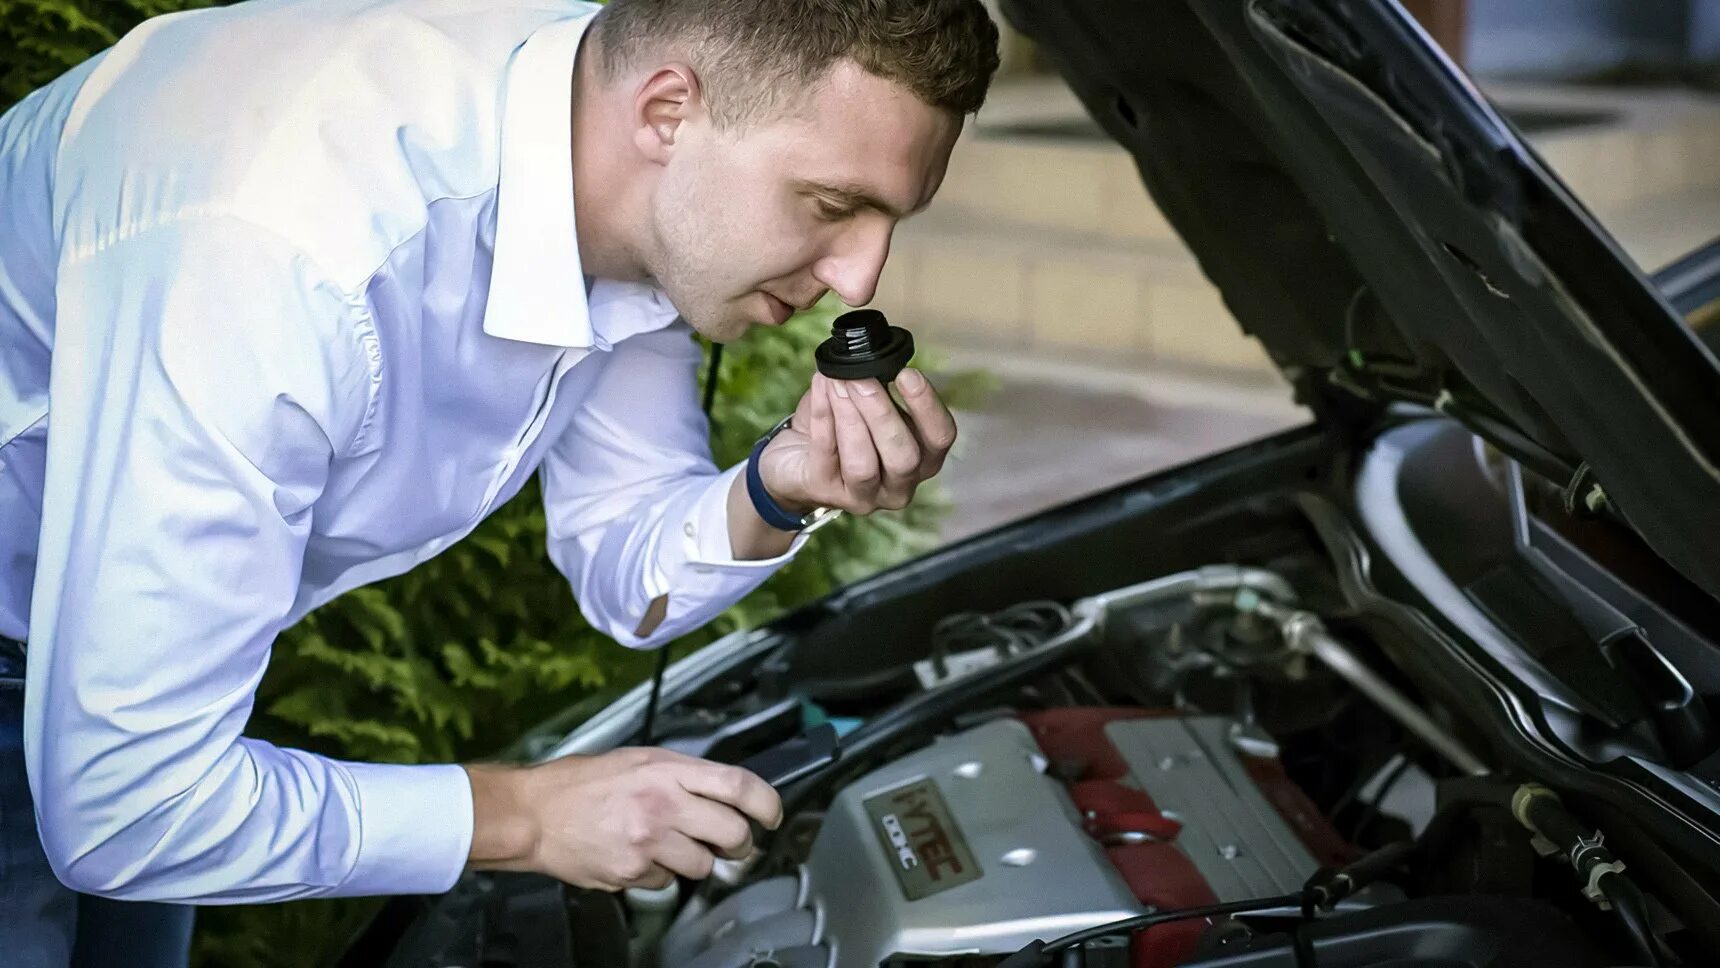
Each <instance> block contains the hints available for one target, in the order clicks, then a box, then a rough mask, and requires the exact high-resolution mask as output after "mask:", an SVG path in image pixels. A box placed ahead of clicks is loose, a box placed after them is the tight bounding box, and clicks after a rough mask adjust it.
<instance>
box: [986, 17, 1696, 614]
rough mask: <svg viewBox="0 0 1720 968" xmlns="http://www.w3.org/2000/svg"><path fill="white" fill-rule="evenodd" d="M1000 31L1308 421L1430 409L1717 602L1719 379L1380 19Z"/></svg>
mask: <svg viewBox="0 0 1720 968" xmlns="http://www.w3.org/2000/svg"><path fill="white" fill-rule="evenodd" d="M1004 10H1005V15H1006V16H1007V17H1008V18H1009V19H1010V20H1011V21H1012V22H1013V23H1014V24H1015V25H1016V26H1017V27H1018V28H1019V29H1020V30H1022V31H1023V32H1024V33H1026V34H1028V35H1029V36H1031V37H1032V38H1034V40H1035V41H1037V42H1038V43H1039V45H1040V46H1041V49H1042V50H1043V51H1044V52H1045V53H1046V54H1047V55H1048V56H1049V57H1050V58H1051V59H1052V60H1054V61H1055V62H1057V63H1058V64H1059V65H1060V69H1061V70H1062V72H1063V73H1064V75H1065V76H1066V77H1067V79H1068V81H1069V83H1070V85H1071V86H1072V87H1073V89H1074V90H1075V92H1076V93H1077V95H1078V96H1079V97H1080V98H1081V100H1082V101H1083V103H1084V104H1085V105H1086V108H1087V110H1088V111H1089V112H1090V113H1091V114H1092V115H1093V116H1094V118H1095V119H1096V120H1097V121H1098V122H1099V124H1100V125H1102V126H1103V127H1104V128H1105V130H1106V131H1107V132H1108V133H1109V134H1110V135H1111V137H1113V138H1114V139H1116V140H1117V141H1118V142H1119V143H1120V144H1122V145H1123V146H1124V147H1125V148H1127V149H1128V150H1129V152H1130V153H1131V154H1132V155H1133V156H1134V158H1135V161H1136V164H1137V166H1138V167H1139V169H1140V172H1141V175H1142V178H1143V180H1144V182H1145V184H1146V187H1147V189H1148V191H1149V192H1150V194H1151V195H1152V197H1153V199H1154V201H1155V202H1156V203H1157V204H1158V206H1159V207H1160V208H1161V209H1162V210H1163V212H1164V214H1165V217H1166V218H1167V219H1168V220H1169V221H1170V223H1171V225H1172V226H1173V227H1174V228H1175V229H1176V231H1177V232H1178V233H1179V234H1180V235H1181V236H1182V238H1183V240H1184V241H1185V242H1186V243H1187V244H1188V245H1189V246H1190V248H1192V249H1193V251H1194V253H1195V255H1196V257H1197V258H1198V259H1199V261H1200V264H1201V267H1202V269H1203V271H1205V273H1206V274H1207V275H1208V276H1209V277H1210V278H1211V279H1212V280H1213V281H1214V282H1215V283H1216V284H1217V285H1218V287H1219V288H1220V290H1221V291H1222V292H1223V295H1224V298H1225V301H1226V303H1227V304H1228V306H1229V307H1230V309H1231V311H1232V313H1233V315H1234V316H1235V317H1236V318H1237V320H1238V321H1239V322H1240V323H1241V324H1242V326H1243V328H1244V329H1246V330H1247V331H1248V332H1249V333H1251V334H1252V335H1253V336H1255V337H1257V338H1258V339H1259V340H1260V341H1261V342H1262V343H1263V344H1264V346H1265V348H1266V349H1267V351H1268V352H1269V353H1270V354H1271V356H1272V358H1273V360H1274V361H1275V362H1276V363H1277V365H1278V366H1279V367H1280V368H1281V369H1282V370H1283V371H1284V372H1285V373H1286V375H1287V376H1289V378H1290V379H1291V380H1292V382H1293V383H1294V384H1296V386H1297V387H1298V391H1299V393H1300V394H1301V395H1302V396H1303V398H1304V399H1305V401H1306V402H1307V403H1309V404H1310V405H1312V406H1313V407H1314V408H1315V409H1316V412H1317V413H1319V414H1320V415H1321V416H1322V419H1327V420H1336V419H1341V418H1343V417H1345V416H1353V415H1355V414H1356V413H1357V412H1358V411H1360V412H1362V413H1366V412H1367V411H1368V409H1369V408H1372V407H1378V406H1383V405H1385V404H1388V403H1390V402H1393V401H1412V402H1417V403H1422V404H1426V405H1431V406H1435V407H1437V408H1438V409H1440V410H1442V411H1445V412H1446V413H1448V414H1450V415H1452V416H1454V417H1456V418H1458V419H1459V420H1461V421H1463V422H1464V423H1466V424H1468V425H1469V426H1470V427H1471V428H1472V429H1474V430H1476V431H1477V432H1478V433H1479V434H1481V435H1482V436H1484V437H1486V438H1488V439H1489V440H1491V441H1493V442H1494V443H1495V444H1497V445H1499V446H1500V448H1501V449H1502V450H1505V451H1506V452H1508V453H1510V454H1512V456H1515V457H1517V458H1518V459H1519V460H1520V461H1522V462H1523V463H1524V465H1525V466H1526V467H1529V468H1530V469H1532V470H1535V471H1537V472H1539V473H1541V474H1542V475H1544V476H1546V477H1549V478H1551V479H1553V480H1554V481H1555V482H1556V483H1560V484H1566V483H1569V485H1570V488H1569V492H1568V493H1569V496H1570V498H1571V499H1572V500H1573V501H1574V502H1579V503H1588V504H1592V505H1601V504H1604V505H1607V506H1609V507H1610V509H1611V510H1612V511H1613V512H1614V513H1617V514H1618V515H1619V516H1620V517H1622V518H1624V519H1625V520H1626V521H1628V523H1629V524H1631V525H1632V526H1633V527H1634V528H1635V529H1636V530H1637V531H1638V533H1640V534H1641V535H1642V537H1643V539H1644V540H1645V541H1646V542H1647V543H1648V544H1649V545H1650V546H1651V547H1652V548H1654V549H1655V550H1656V551H1657V552H1658V553H1659V554H1660V555H1661V556H1662V557H1664V558H1665V559H1666V560H1667V561H1669V562H1670V563H1672V564H1673V565H1674V566H1675V567H1677V568H1678V569H1679V570H1680V571H1682V572H1683V573H1684V574H1685V575H1686V576H1688V577H1689V578H1690V579H1691V580H1692V581H1694V582H1695V583H1697V584H1698V585H1700V586H1701V587H1702V588H1703V589H1705V590H1706V591H1707V592H1708V593H1709V594H1710V595H1713V596H1716V597H1720V540H1716V537H1715V536H1716V535H1717V534H1720V368H1717V367H1716V363H1715V360H1714V358H1713V356H1711V355H1710V354H1709V352H1708V350H1707V349H1706V348H1705V347H1704V346H1703V345H1702V344H1701V342H1700V341H1699V340H1698V339H1697V338H1696V337H1695V335H1694V334H1693V333H1692V332H1691V330H1690V329H1689V328H1688V327H1687V326H1686V325H1685V324H1684V322H1683V320H1682V319H1680V318H1679V316H1678V315H1677V314H1676V313H1675V312H1674V311H1673V310H1672V309H1671V307H1670V306H1669V305H1668V304H1667V303H1666V301H1665V300H1664V299H1663V298H1661V296H1660V295H1659V294H1657V293H1656V291H1655V290H1654V288H1653V287H1652V286H1651V284H1650V283H1649V282H1648V281H1647V280H1646V279H1645V278H1644V277H1643V275H1642V274H1641V273H1640V272H1639V271H1638V270H1637V269H1636V268H1635V267H1634V266H1633V265H1632V264H1631V262H1630V261H1629V260H1628V259H1627V258H1626V257H1625V255H1624V254H1623V253H1622V251H1621V250H1620V249H1619V247H1618V245H1617V244H1616V243H1615V242H1614V241H1613V240H1612V239H1611V238H1610V236H1608V235H1607V233H1606V232H1605V231H1604V230H1603V229H1601V228H1600V226H1599V225H1598V224H1597V222H1596V221H1595V219H1594V218H1593V216H1592V215H1590V214H1589V213H1588V212H1587V211H1586V210H1585V209H1584V208H1583V207H1582V206H1581V204H1580V203H1579V202H1577V200H1576V199H1575V198H1574V196H1573V195H1572V194H1571V192H1570V191H1569V190H1568V189H1567V188H1566V187H1565V186H1564V185H1563V184H1562V183H1561V182H1560V181H1559V180H1558V178H1557V177H1556V176H1555V175H1554V174H1553V173H1552V172H1551V170H1550V169H1549V168H1548V167H1547V165H1546V164H1545V163H1543V162H1542V161H1541V160H1540V159H1539V157H1537V156H1536V154H1535V153H1534V151H1533V150H1532V149H1531V148H1530V147H1529V146H1528V145H1527V144H1526V142H1525V141H1524V139H1523V138H1522V137H1520V135H1519V134H1518V133H1517V132H1516V131H1515V130H1514V129H1513V128H1512V127H1511V125H1510V124H1509V123H1508V122H1506V121H1505V120H1504V119H1503V118H1502V117H1501V115H1500V114H1499V113H1498V112H1496V111H1495V110H1493V108H1492V107H1491V106H1490V105H1489V104H1488V103H1487V101H1486V99H1485V98H1484V97H1483V96H1482V95H1481V94H1480V93H1479V92H1478V91H1477V90H1476V89H1475V88H1474V87H1473V86H1472V85H1471V84H1470V83H1469V82H1468V81H1467V80H1466V79H1465V78H1464V77H1463V75H1462V74H1461V72H1460V71H1458V70H1457V69H1456V68H1455V67H1454V66H1453V65H1452V64H1451V63H1450V62H1449V61H1448V60H1447V59H1446V58H1445V57H1444V56H1443V55H1442V54H1441V52H1440V51H1439V50H1438V49H1437V48H1436V47H1435V45H1434V44H1433V42H1432V41H1431V40H1430V39H1428V37H1427V36H1426V35H1425V34H1424V33H1423V32H1422V31H1421V30H1420V28H1419V27H1418V26H1417V25H1416V24H1415V22H1414V21H1413V20H1412V19H1411V18H1410V17H1409V16H1408V15H1407V14H1405V13H1404V12H1403V10H1402V9H1401V8H1400V7H1398V6H1397V5H1396V4H1395V3H1392V2H1389V0H1004ZM1621 177H1628V173H1621Z"/></svg>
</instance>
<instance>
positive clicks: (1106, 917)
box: [806, 719, 1142, 968]
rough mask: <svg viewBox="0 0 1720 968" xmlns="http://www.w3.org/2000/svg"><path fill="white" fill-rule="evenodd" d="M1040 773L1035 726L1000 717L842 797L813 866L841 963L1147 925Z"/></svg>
mask: <svg viewBox="0 0 1720 968" xmlns="http://www.w3.org/2000/svg"><path fill="white" fill-rule="evenodd" d="M1045 766H1046V764H1045V758H1044V756H1043V755H1042V754H1041V753H1040V751H1039V747H1038V745H1037V744H1036V743H1034V741H1033V736H1032V734H1030V733H1029V732H1028V729H1027V727H1026V726H1025V725H1023V724H1022V723H1021V722H1020V721H1018V720H1014V719H1001V720H997V721H995V722H991V723H987V724H985V725H983V726H978V727H976V728H974V729H971V730H969V731H967V732H965V733H962V734H959V735H957V736H953V737H949V738H947V739H944V740H942V741H940V742H937V743H934V744H933V745H931V746H929V747H927V748H926V749H923V750H920V751H918V752H916V753H914V754H912V755H910V756H907V757H905V758H903V759H901V760H898V761H897V762H895V763H892V764H890V765H889V766H886V767H884V768H883V769H881V770H878V771H877V772H874V773H872V774H870V775H868V776H866V777H863V778H862V779H860V780H858V781H856V782H855V783H854V784H852V785H851V786H849V787H848V788H847V789H845V790H843V791H842V793H841V794H840V795H839V796H838V797H837V798H836V801H835V803H834V804H832V806H831V809H830V812H829V814H828V815H827V816H826V817H825V821H824V827H823V829H821V830H820V831H819V834H818V839H817V840H816V841H814V843H813V847H812V854H811V856H810V857H809V858H808V859H807V862H806V873H807V891H808V900H809V901H810V903H811V905H812V906H813V908H814V909H815V910H816V911H818V913H819V914H820V915H821V921H822V924H823V926H824V931H823V937H824V939H826V943H827V944H828V945H829V946H830V947H831V948H832V950H833V952H834V955H835V964H836V965H837V966H839V968H846V966H851V965H852V966H856V968H858V966H866V968H872V966H875V965H877V964H878V962H880V961H882V960H883V959H884V958H886V957H887V956H889V955H892V954H939V955H953V954H965V953H988V952H1000V951H1013V950H1015V949H1016V948H1019V947H1021V946H1022V945H1024V944H1027V943H1028V942H1029V941H1032V940H1033V939H1034V938H1047V939H1049V938H1052V937H1055V936H1057V935H1060V934H1065V933H1067V932H1069V931H1074V930H1077V929H1079V928H1084V927H1087V926H1089V925H1094V924H1100V923H1103V922H1105V921H1111V920H1115V919H1117V918H1125V917H1129V916H1130V915H1134V914H1139V913H1140V912H1141V910H1142V908H1141V905H1140V904H1139V903H1137V902H1136V901H1135V898H1134V896H1133V895H1132V894H1131V893H1130V891H1129V887H1128V885H1127V884H1125V883H1124V882H1123V879H1122V876H1121V875H1120V874H1118V873H1117V870H1116V868H1114V867H1113V866H1112V865H1111V863H1110V862H1109V861H1108V860H1106V858H1105V853H1104V850H1103V848H1102V847H1100V845H1099V844H1098V843H1096V842H1094V841H1093V839H1092V838H1090V837H1088V836H1087V834H1086V833H1085V832H1084V831H1083V830H1082V829H1081V818H1080V816H1079V815H1078V814H1077V813H1076V811H1075V805H1074V804H1073V803H1072V802H1071V801H1070V799H1069V795H1068V794H1067V793H1066V792H1065V790H1064V788H1063V784H1061V783H1059V782H1058V781H1057V780H1055V779H1053V778H1051V777H1048V776H1046V775H1045ZM939 800H941V801H942V804H941V805H940V803H939ZM940 807H942V808H941V809H940Z"/></svg>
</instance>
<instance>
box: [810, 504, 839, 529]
mask: <svg viewBox="0 0 1720 968" xmlns="http://www.w3.org/2000/svg"><path fill="white" fill-rule="evenodd" d="M841 514H842V509H841V508H819V509H818V510H816V511H814V512H812V513H811V514H808V515H807V516H806V517H804V518H801V519H800V523H801V524H802V525H804V527H802V528H801V529H800V533H801V534H811V533H812V532H814V531H817V530H818V529H819V528H822V527H824V526H825V525H826V524H829V523H830V522H832V521H834V520H836V519H837V518H838V517H840V516H841Z"/></svg>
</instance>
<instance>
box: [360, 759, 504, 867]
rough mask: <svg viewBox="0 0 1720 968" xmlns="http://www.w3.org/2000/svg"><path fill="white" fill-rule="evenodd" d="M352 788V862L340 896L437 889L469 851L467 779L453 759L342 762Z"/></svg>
mask: <svg viewBox="0 0 1720 968" xmlns="http://www.w3.org/2000/svg"><path fill="white" fill-rule="evenodd" d="M341 765H342V766H343V767H345V768H346V770H347V772H348V774H350V775H351V776H352V782H353V785H354V787H355V788H356V789H357V791H358V830H359V841H358V860H357V862H356V863H354V864H353V867H352V872H351V873H350V874H348V875H347V878H346V882H345V883H344V884H342V885H341V889H340V893H341V894H342V895H346V896H352V897H357V896H365V895H374V894H441V893H443V892H445V891H447V890H448V889H449V888H451V887H453V886H454V882H455V881H457V880H459V879H460V874H461V873H462V872H463V871H464V870H465V869H466V861H467V858H468V857H470V856H471V852H472V781H471V779H470V778H469V777H467V776H466V770H465V768H464V767H462V766H459V765H457V764H448V765H426V766H400V765H395V764H383V763H342V764H341Z"/></svg>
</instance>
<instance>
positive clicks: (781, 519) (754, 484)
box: [747, 434, 806, 531]
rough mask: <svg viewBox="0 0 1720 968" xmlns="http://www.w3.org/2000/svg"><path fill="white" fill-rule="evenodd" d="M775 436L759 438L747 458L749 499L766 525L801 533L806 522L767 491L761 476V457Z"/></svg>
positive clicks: (769, 435) (768, 435) (779, 529)
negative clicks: (759, 464)
mask: <svg viewBox="0 0 1720 968" xmlns="http://www.w3.org/2000/svg"><path fill="white" fill-rule="evenodd" d="M772 436H774V435H771V434H767V435H765V436H763V437H760V438H759V441H758V443H756V444H754V445H753V449H752V454H751V455H750V456H748V457H747V497H748V498H750V499H751V500H752V506H753V510H754V511H757V512H758V516H759V517H761V518H763V519H764V523H765V524H768V525H770V526H771V527H773V528H775V529H776V530H778V531H799V530H800V529H802V528H804V527H806V522H805V520H804V519H802V518H801V517H800V516H799V515H796V514H790V513H788V511H787V510H785V509H784V508H783V506H782V505H780V504H778V503H776V499H775V498H772V497H771V496H770V492H769V491H767V490H765V487H764V478H763V477H762V476H761V475H760V474H759V470H758V461H759V455H760V454H762V453H764V448H765V445H766V444H768V443H770V441H771V437H772Z"/></svg>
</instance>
